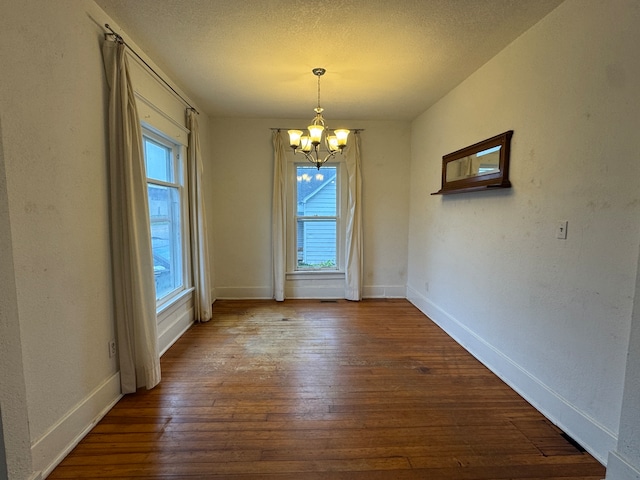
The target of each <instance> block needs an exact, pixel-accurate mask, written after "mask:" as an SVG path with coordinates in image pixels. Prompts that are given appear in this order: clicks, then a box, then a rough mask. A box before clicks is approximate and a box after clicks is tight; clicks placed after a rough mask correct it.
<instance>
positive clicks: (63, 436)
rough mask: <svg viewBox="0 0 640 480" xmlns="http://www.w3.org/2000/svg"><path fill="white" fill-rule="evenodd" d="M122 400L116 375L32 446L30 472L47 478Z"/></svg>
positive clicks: (99, 386) (103, 383)
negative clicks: (31, 466) (31, 467)
mask: <svg viewBox="0 0 640 480" xmlns="http://www.w3.org/2000/svg"><path fill="white" fill-rule="evenodd" d="M121 398H122V394H121V393H120V373H119V372H118V373H115V374H114V375H112V376H111V377H109V378H108V379H106V380H105V381H104V382H102V384H100V385H98V387H96V388H95V389H94V390H93V391H92V392H91V393H90V394H89V395H88V396H87V397H86V398H85V399H83V400H82V401H81V402H79V403H78V404H77V405H76V406H75V407H73V408H72V409H71V410H70V411H69V412H67V414H66V415H65V416H64V417H62V418H61V419H60V420H58V422H56V424H55V425H53V426H52V427H51V428H50V429H49V430H47V431H46V432H45V433H44V434H43V435H42V436H41V437H40V438H38V439H37V440H35V441H34V442H33V443H32V444H31V458H32V462H33V470H34V471H36V472H40V474H39V475H41V477H42V478H46V477H47V475H49V474H50V473H51V472H52V470H53V469H54V468H55V467H56V466H57V465H58V464H59V463H60V462H61V461H62V460H63V459H64V457H66V456H67V455H68V454H69V452H71V450H73V449H74V448H75V446H76V445H77V444H78V443H79V442H80V440H82V439H83V438H84V437H85V435H86V434H87V433H89V431H90V430H91V429H92V428H93V427H94V426H95V425H96V423H98V422H99V421H100V420H101V419H102V417H104V416H105V415H106V414H107V412H108V411H109V410H111V408H112V407H113V406H114V405H115V404H116V403H117V402H118V400H120V399H121ZM35 478H40V477H38V476H36V477H35Z"/></svg>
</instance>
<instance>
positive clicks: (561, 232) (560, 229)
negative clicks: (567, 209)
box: [556, 220, 569, 240]
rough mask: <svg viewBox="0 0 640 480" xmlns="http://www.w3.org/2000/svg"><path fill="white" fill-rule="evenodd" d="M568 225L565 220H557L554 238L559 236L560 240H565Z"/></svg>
mask: <svg viewBox="0 0 640 480" xmlns="http://www.w3.org/2000/svg"><path fill="white" fill-rule="evenodd" d="M568 226H569V222H568V221H567V220H562V221H560V222H558V226H557V227H556V238H559V239H560V240H566V239H567V227H568Z"/></svg>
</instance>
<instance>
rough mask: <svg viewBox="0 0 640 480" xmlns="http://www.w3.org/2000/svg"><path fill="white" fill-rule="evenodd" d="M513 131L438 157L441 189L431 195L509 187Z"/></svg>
mask: <svg viewBox="0 0 640 480" xmlns="http://www.w3.org/2000/svg"><path fill="white" fill-rule="evenodd" d="M512 135H513V130H509V131H508V132H505V133H502V134H500V135H496V136H495V137H492V138H489V139H487V140H484V141H482V142H479V143H476V144H475V145H471V146H469V147H466V148H463V149H461V150H458V151H456V152H453V153H450V154H448V155H445V156H444V157H442V188H441V189H440V190H439V191H438V192H435V193H432V195H447V194H450V193H461V192H469V191H474V190H485V189H491V188H510V187H511V182H510V181H509V149H510V143H511V136H512Z"/></svg>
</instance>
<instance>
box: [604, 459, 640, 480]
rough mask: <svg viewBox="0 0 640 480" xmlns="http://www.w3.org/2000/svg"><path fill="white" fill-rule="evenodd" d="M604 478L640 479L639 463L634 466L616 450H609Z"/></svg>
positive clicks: (613, 479)
mask: <svg viewBox="0 0 640 480" xmlns="http://www.w3.org/2000/svg"><path fill="white" fill-rule="evenodd" d="M606 480H640V465H636V466H635V467H634V466H633V465H631V463H630V462H629V461H627V460H626V459H625V458H624V457H623V456H622V455H620V454H619V453H618V452H610V453H609V461H608V462H607V477H606Z"/></svg>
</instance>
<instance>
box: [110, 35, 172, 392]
mask: <svg viewBox="0 0 640 480" xmlns="http://www.w3.org/2000/svg"><path fill="white" fill-rule="evenodd" d="M125 48H126V47H125V45H124V44H123V43H121V42H119V41H110V40H107V41H105V42H104V45H103V57H104V61H105V68H106V72H107V81H108V83H109V88H110V95H109V172H110V174H109V180H110V197H111V198H110V203H111V204H110V209H111V255H112V262H113V265H112V270H113V292H114V304H115V306H114V309H115V319H116V329H117V338H118V357H119V361H120V384H121V389H122V393H132V392H135V391H136V389H137V388H138V387H146V388H147V389H149V388H153V387H154V386H156V385H157V384H158V383H159V382H160V353H159V348H158V334H157V324H156V295H155V280H154V274H153V256H152V253H151V230H150V228H151V227H150V224H149V205H148V198H147V183H146V174H145V166H144V155H143V150H142V131H141V128H140V121H139V119H138V112H137V110H136V102H135V98H134V93H133V88H132V86H131V79H130V76H129V65H128V61H127V55H126V52H125Z"/></svg>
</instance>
